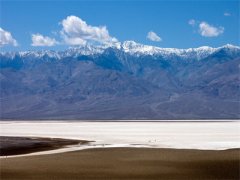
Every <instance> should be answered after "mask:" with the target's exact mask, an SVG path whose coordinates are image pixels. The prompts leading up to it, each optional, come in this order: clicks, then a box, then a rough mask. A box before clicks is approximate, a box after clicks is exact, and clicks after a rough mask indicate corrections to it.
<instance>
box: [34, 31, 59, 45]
mask: <svg viewBox="0 0 240 180" xmlns="http://www.w3.org/2000/svg"><path fill="white" fill-rule="evenodd" d="M57 43H58V42H57V41H56V40H55V39H54V38H50V37H48V36H43V35H41V34H39V33H38V34H32V46H54V45H56V44H57Z"/></svg>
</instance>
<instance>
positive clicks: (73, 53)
mask: <svg viewBox="0 0 240 180" xmlns="http://www.w3.org/2000/svg"><path fill="white" fill-rule="evenodd" d="M108 48H112V49H117V50H119V51H122V52H124V53H127V54H130V55H134V56H142V55H150V56H162V57H164V58H166V59H168V58H171V57H173V58H182V59H197V60H200V59H203V58H206V57H207V56H209V55H211V54H213V53H215V52H217V51H219V50H221V49H228V50H229V51H234V52H235V51H239V49H240V47H238V46H233V45H231V44H227V45H225V46H222V47H218V48H212V47H208V46H202V47H199V48H189V49H177V48H160V47H156V46H148V45H143V44H140V43H136V42H134V41H124V42H123V43H119V44H117V45H115V46H106V45H105V46H103V45H98V46H97V45H90V44H87V45H85V46H78V47H71V48H69V49H67V50H65V51H59V52H57V51H50V50H45V51H22V52H0V55H1V56H4V57H7V58H10V59H13V58H14V57H16V56H19V57H21V58H43V57H44V56H45V57H49V58H54V59H61V58H66V57H77V56H80V55H87V56H89V55H96V54H102V53H104V51H105V50H106V49H108Z"/></svg>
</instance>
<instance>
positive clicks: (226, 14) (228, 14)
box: [223, 12, 231, 16]
mask: <svg viewBox="0 0 240 180" xmlns="http://www.w3.org/2000/svg"><path fill="white" fill-rule="evenodd" d="M223 15H224V16H231V14H230V13H228V12H225V13H224V14H223Z"/></svg>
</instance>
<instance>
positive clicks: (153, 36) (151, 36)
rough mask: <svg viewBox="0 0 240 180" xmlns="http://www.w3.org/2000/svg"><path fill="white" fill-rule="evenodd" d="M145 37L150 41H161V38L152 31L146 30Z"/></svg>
mask: <svg viewBox="0 0 240 180" xmlns="http://www.w3.org/2000/svg"><path fill="white" fill-rule="evenodd" d="M147 39H149V40H151V41H162V39H161V38H160V37H159V36H158V35H157V34H156V33H155V32H153V31H150V32H148V34H147Z"/></svg>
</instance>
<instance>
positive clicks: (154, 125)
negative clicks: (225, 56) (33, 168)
mask: <svg viewBox="0 0 240 180" xmlns="http://www.w3.org/2000/svg"><path fill="white" fill-rule="evenodd" d="M0 135H1V136H27V137H29V136H31V137H54V138H66V139H81V140H89V141H95V142H93V143H91V145H89V146H87V147H84V148H92V147H103V146H104V147H129V146H135V147H156V148H181V149H213V150H215V149H216V150H221V149H229V148H240V122H239V121H228V122H226V121H222V122H200V121H198V122H191V121H186V122H134V121H129V122H123V121H120V122H88V121H1V122H0ZM71 148H72V150H74V149H75V150H76V149H79V148H80V147H71ZM81 148H83V147H81ZM68 149H69V148H68ZM55 151H56V150H55ZM57 151H58V152H59V151H61V150H57ZM62 151H66V149H65V150H62Z"/></svg>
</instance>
